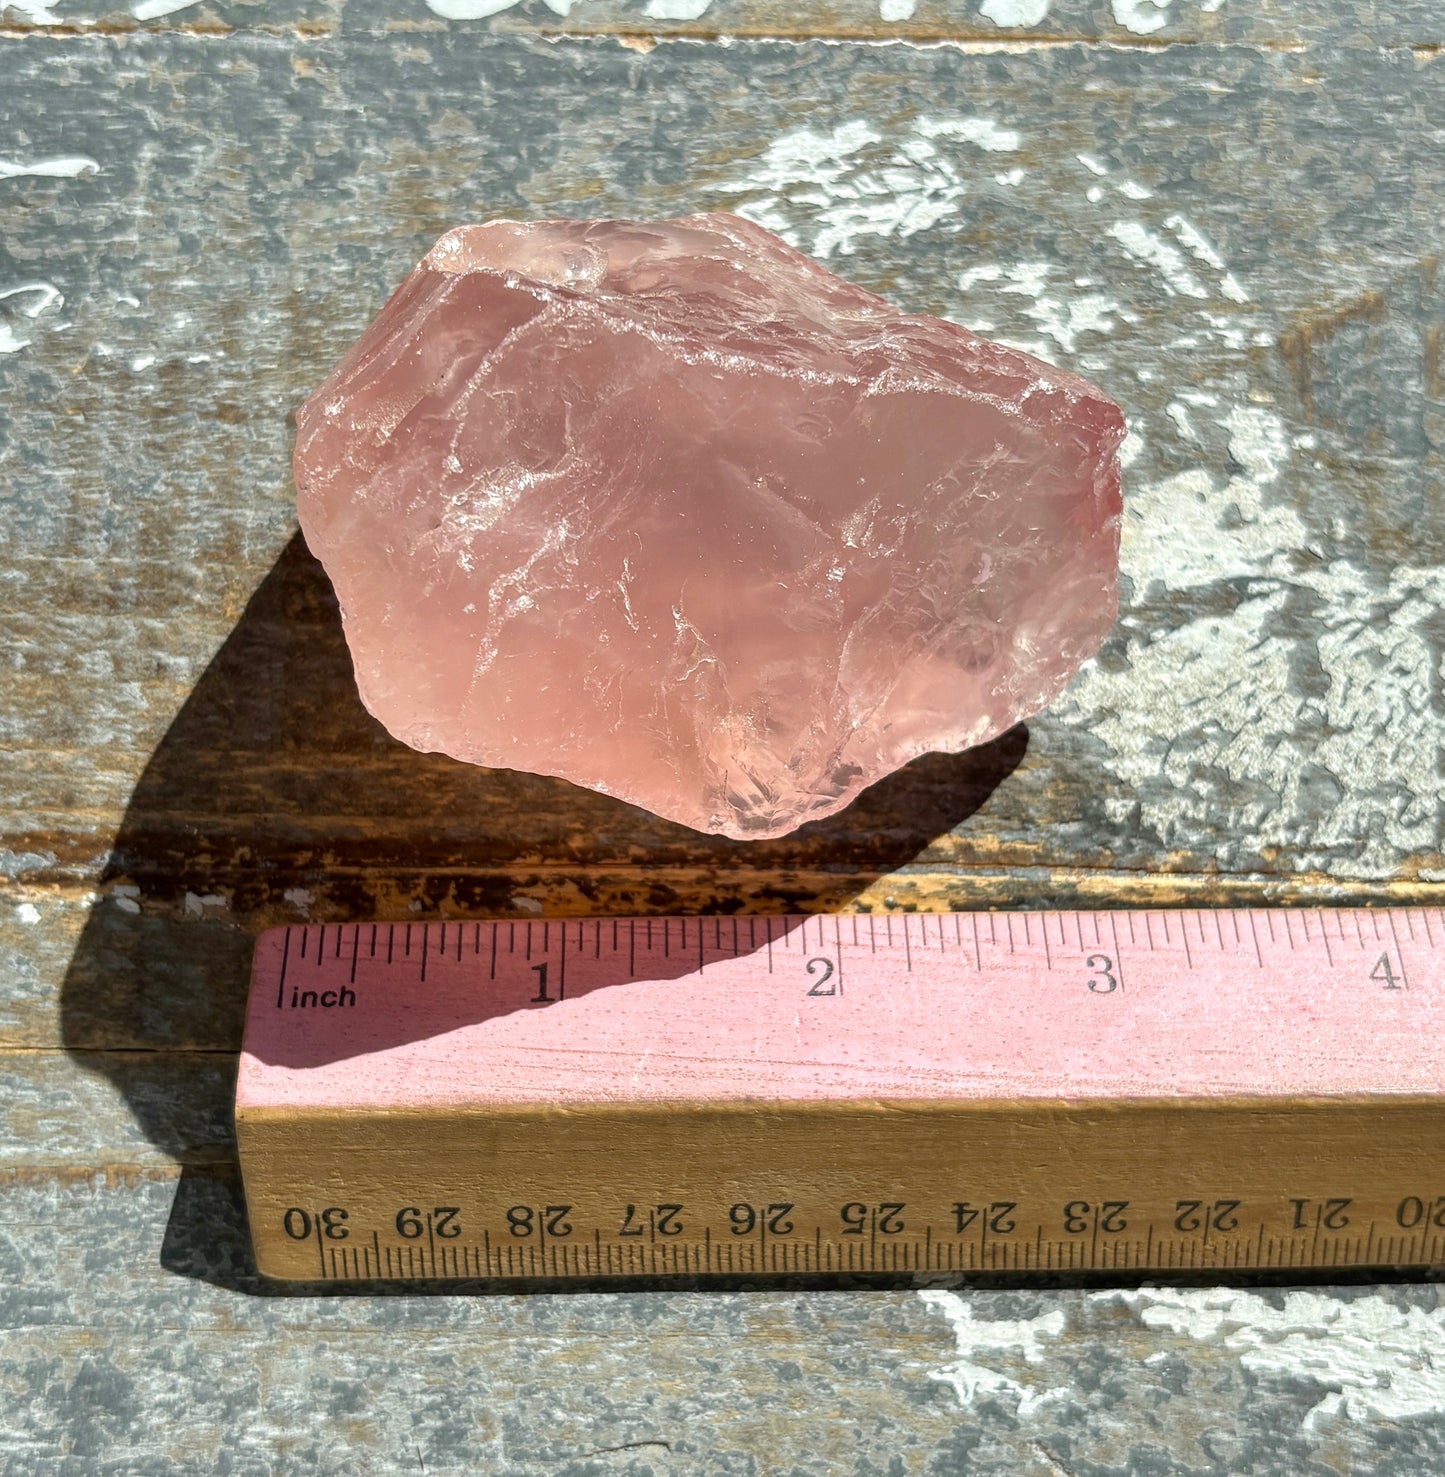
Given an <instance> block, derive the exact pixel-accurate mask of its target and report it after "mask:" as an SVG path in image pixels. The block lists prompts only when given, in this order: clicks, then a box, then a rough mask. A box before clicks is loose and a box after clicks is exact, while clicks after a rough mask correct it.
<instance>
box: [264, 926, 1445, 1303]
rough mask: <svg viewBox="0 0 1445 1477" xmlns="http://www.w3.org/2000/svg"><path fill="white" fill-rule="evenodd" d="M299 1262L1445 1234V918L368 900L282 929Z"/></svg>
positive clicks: (1400, 1254) (1086, 1246)
mask: <svg viewBox="0 0 1445 1477" xmlns="http://www.w3.org/2000/svg"><path fill="white" fill-rule="evenodd" d="M236 1130H237V1136H238V1140H239V1143H240V1152H241V1165H242V1171H243V1175H244V1179H245V1188H246V1199H247V1204H248V1206H249V1213H250V1217H251V1228H252V1235H253V1238H254V1242H255V1249H256V1258H257V1263H258V1266H259V1267H260V1270H261V1271H262V1272H263V1273H266V1274H268V1275H270V1276H273V1277H281V1278H306V1279H323V1280H353V1279H373V1278H381V1279H412V1278H423V1277H426V1278H431V1277H558V1278H573V1277H609V1276H611V1277H621V1278H631V1277H656V1276H668V1275H673V1274H698V1273H715V1274H753V1273H769V1274H771V1273H839V1272H890V1273H892V1272H919V1273H927V1272H934V1273H942V1272H971V1271H1036V1270H1037V1271H1059V1270H1063V1271H1086V1270H1105V1271H1113V1270H1117V1271H1119V1272H1132V1271H1137V1270H1144V1269H1148V1270H1162V1271H1170V1270H1182V1269H1189V1268H1211V1269H1221V1270H1232V1269H1237V1268H1326V1267H1349V1266H1422V1265H1428V1264H1432V1263H1440V1262H1445V914H1442V912H1441V911H1440V910H1438V909H1417V908H1394V909H1378V910H1374V909H1370V910H1314V911H1304V910H1269V911H1266V910H1251V911H1217V912H1208V911H1204V912H1147V911H1131V912H1099V913H1084V912H1075V913H979V914H957V915H938V916H933V915H923V914H914V915H910V916H886V917H884V916H870V915H841V916H831V915H830V916H822V917H809V918H801V917H795V918H764V917H725V918H722V917H719V918H651V919H644V918H635V919H626V918H624V919H603V920H597V919H585V920H565V921H564V920H553V921H541V920H537V921H532V922H511V921H505V922H461V923H441V924H438V923H432V924H420V923H411V924H386V923H376V924H370V923H368V924H360V925H357V924H346V925H343V926H331V925H328V926H326V927H294V928H287V929H277V930H273V931H272V932H269V933H267V934H265V935H263V936H262V937H261V939H260V940H259V942H258V943H257V947H256V955H255V967H254V977H253V984H252V991H251V999H250V1005H249V1011H248V1016H247V1023H246V1038H245V1048H244V1051H243V1054H242V1058H241V1065H240V1074H239V1080H238V1085H237V1093H236Z"/></svg>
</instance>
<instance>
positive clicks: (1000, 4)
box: [978, 0, 1049, 28]
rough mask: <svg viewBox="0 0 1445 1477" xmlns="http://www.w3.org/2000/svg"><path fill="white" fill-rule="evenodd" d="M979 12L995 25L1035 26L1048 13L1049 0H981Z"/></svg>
mask: <svg viewBox="0 0 1445 1477" xmlns="http://www.w3.org/2000/svg"><path fill="white" fill-rule="evenodd" d="M978 10H979V14H980V15H982V16H983V18H984V19H985V20H990V21H992V22H993V23H994V25H996V26H1008V27H1010V28H1013V27H1016V26H1036V25H1038V24H1039V22H1040V21H1042V20H1043V19H1044V18H1045V16H1047V15H1048V13H1049V0H983V4H982V5H980V6H979V7H978Z"/></svg>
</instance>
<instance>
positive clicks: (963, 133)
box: [916, 117, 1023, 154]
mask: <svg viewBox="0 0 1445 1477" xmlns="http://www.w3.org/2000/svg"><path fill="white" fill-rule="evenodd" d="M916 127H917V129H918V132H919V133H921V134H922V135H923V137H924V138H930V139H931V138H957V139H962V140H963V141H964V142H965V143H970V144H977V145H978V147H979V148H980V149H986V150H988V152H989V153H992V154H1008V153H1012V152H1013V151H1014V150H1015V149H1017V148H1018V146H1019V145H1020V144H1021V143H1022V142H1023V138H1022V135H1021V134H1020V133H1019V131H1018V129H1016V128H1005V127H1003V126H1002V124H1000V123H998V122H996V121H995V120H994V119H992V118H929V117H924V118H920V119H919V120H918V122H917V124H916Z"/></svg>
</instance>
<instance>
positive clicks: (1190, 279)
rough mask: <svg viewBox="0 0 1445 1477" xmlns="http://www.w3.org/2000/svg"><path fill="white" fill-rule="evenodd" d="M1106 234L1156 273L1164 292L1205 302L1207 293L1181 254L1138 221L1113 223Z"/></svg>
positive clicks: (1171, 244) (1171, 243)
mask: <svg viewBox="0 0 1445 1477" xmlns="http://www.w3.org/2000/svg"><path fill="white" fill-rule="evenodd" d="M1109 234H1110V235H1111V236H1112V237H1113V238H1114V240H1115V241H1117V242H1118V243H1119V245H1120V246H1122V247H1123V248H1124V250H1125V251H1127V252H1128V253H1129V255H1130V256H1132V257H1133V258H1134V260H1135V261H1136V262H1143V263H1145V264H1146V265H1147V266H1151V267H1153V268H1154V270H1155V271H1157V272H1158V273H1159V275H1160V277H1161V278H1163V280H1164V287H1165V290H1166V291H1167V292H1170V293H1173V294H1175V295H1176V296H1181V297H1197V298H1207V297H1208V296H1209V290H1208V288H1206V287H1205V285H1204V284H1203V283H1202V282H1201V281H1200V280H1199V278H1198V277H1196V276H1195V275H1194V273H1193V272H1191V271H1190V270H1189V264H1188V262H1187V261H1185V259H1184V253H1183V252H1182V251H1180V250H1179V248H1178V247H1177V246H1175V245H1174V243H1173V242H1172V241H1166V240H1165V239H1164V238H1163V237H1162V236H1161V235H1159V233H1158V232H1157V231H1151V230H1150V229H1149V227H1148V226H1146V225H1143V224H1142V223H1141V222H1139V221H1115V222H1114V223H1113V224H1112V225H1111V226H1110V227H1109Z"/></svg>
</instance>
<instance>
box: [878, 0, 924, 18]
mask: <svg viewBox="0 0 1445 1477" xmlns="http://www.w3.org/2000/svg"><path fill="white" fill-rule="evenodd" d="M917 9H918V0H878V19H879V20H884V21H911V20H912V19H913V12H914V11H915V10H917Z"/></svg>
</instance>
